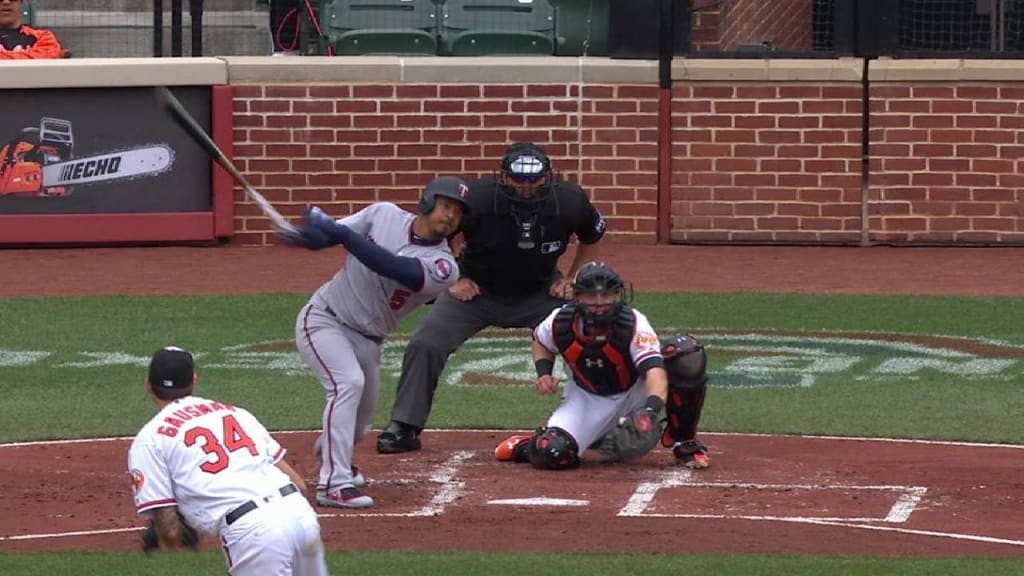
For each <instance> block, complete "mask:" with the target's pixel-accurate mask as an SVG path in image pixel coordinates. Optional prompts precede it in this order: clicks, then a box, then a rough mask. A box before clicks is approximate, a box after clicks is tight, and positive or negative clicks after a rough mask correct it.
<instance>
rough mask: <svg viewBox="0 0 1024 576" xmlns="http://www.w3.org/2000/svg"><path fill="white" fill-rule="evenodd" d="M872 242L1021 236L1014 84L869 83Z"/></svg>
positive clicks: (1021, 101)
mask: <svg viewBox="0 0 1024 576" xmlns="http://www.w3.org/2000/svg"><path fill="white" fill-rule="evenodd" d="M870 95H871V129H870V135H871V136H870V139H871V163H870V169H871V175H870V180H869V182H870V196H869V203H868V210H869V218H868V228H869V234H870V237H871V239H872V240H873V241H877V242H899V243H906V242H912V243H925V242H927V243H953V242H972V243H1024V193H1022V192H1021V188H1022V186H1024V176H1022V175H1021V172H1022V169H1024V136H1022V135H1021V134H1022V132H1021V129H1022V128H1024V117H1022V116H1021V113H1022V112H1024V87H1022V86H1020V85H1019V84H1007V83H956V84H954V85H945V84H938V83H931V82H929V83H897V84H890V83H884V84H877V85H873V86H872V87H871V89H870Z"/></svg>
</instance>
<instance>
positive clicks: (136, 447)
mask: <svg viewBox="0 0 1024 576" xmlns="http://www.w3.org/2000/svg"><path fill="white" fill-rule="evenodd" d="M285 452H286V451H285V449H284V448H282V447H281V445H280V444H278V443H277V441H276V440H274V439H273V438H272V437H271V436H270V433H269V432H267V429H266V428H264V426H263V425H262V424H261V423H260V422H259V421H258V420H257V419H256V417H255V416H253V415H252V414H250V413H249V412H248V411H246V410H244V409H242V408H236V407H235V406H231V405H229V404H223V403H221V402H216V401H213V400H207V399H205V398H200V397H198V396H186V397H185V398H181V399H178V400H175V401H174V402H171V403H170V404H168V405H167V406H165V407H164V408H163V409H162V410H160V412H158V413H157V414H156V416H154V417H153V418H152V419H151V420H150V421H149V422H148V423H146V425H145V426H143V427H142V430H140V431H139V433H138V435H136V436H135V440H134V441H133V442H132V446H131V448H130V449H129V451H128V470H129V471H130V474H131V477H132V485H133V488H134V490H135V507H136V510H137V511H138V512H139V513H142V512H145V511H146V510H152V509H155V508H162V507H165V506H177V507H178V511H179V512H181V514H182V515H183V516H184V517H185V519H186V520H187V521H188V523H189V524H190V525H191V526H192V527H194V528H196V529H197V530H201V531H204V532H212V533H216V532H217V531H218V529H219V523H220V520H221V518H222V517H223V516H224V515H225V514H227V513H228V512H230V511H231V510H233V509H234V508H236V507H238V506H239V505H241V504H243V503H245V502H247V501H249V500H252V499H253V498H257V497H262V496H265V495H267V494H271V493H274V492H275V491H277V490H279V489H280V488H281V487H282V486H285V485H286V484H288V482H289V481H290V479H289V478H288V475H287V474H285V473H284V472H282V471H281V470H280V469H279V468H277V466H276V465H275V464H276V463H277V462H278V461H279V460H280V459H281V458H283V457H284V455H285Z"/></svg>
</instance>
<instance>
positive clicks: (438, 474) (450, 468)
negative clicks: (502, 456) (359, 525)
mask: <svg viewBox="0 0 1024 576" xmlns="http://www.w3.org/2000/svg"><path fill="white" fill-rule="evenodd" d="M472 457H473V452H472V451H470V450H456V451H455V452H453V453H452V455H451V457H449V458H448V460H446V461H445V462H443V463H442V464H440V465H438V466H437V468H434V469H433V470H432V471H431V472H430V477H429V478H428V479H427V482H429V483H431V484H437V485H438V486H439V487H438V489H437V491H435V492H434V495H433V496H432V497H431V498H430V500H429V501H428V502H427V503H426V504H424V505H423V506H422V507H420V508H418V509H416V510H410V511H408V512H357V511H355V510H353V511H351V512H338V513H324V514H317V516H319V517H320V518H424V517H432V516H440V515H441V514H443V513H444V511H445V510H446V509H447V508H448V505H449V504H451V503H452V502H454V501H455V500H457V499H458V498H459V497H461V496H462V493H463V491H464V490H465V488H466V483H465V482H462V481H461V480H457V479H456V477H457V476H458V473H459V471H460V470H461V468H462V466H463V465H464V464H465V463H466V462H467V461H468V460H469V459H471V458H472ZM399 481H400V482H401V483H403V484H404V483H411V482H413V481H412V480H407V479H401V480H399ZM419 482H422V481H419Z"/></svg>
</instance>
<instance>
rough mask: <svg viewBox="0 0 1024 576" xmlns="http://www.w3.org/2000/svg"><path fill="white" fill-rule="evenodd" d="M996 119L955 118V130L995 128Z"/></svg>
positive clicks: (987, 117) (978, 117) (982, 117)
mask: <svg viewBox="0 0 1024 576" xmlns="http://www.w3.org/2000/svg"><path fill="white" fill-rule="evenodd" d="M997 121H998V119H997V118H996V117H995V116H957V118H956V127H957V128H995V127H996V125H997Z"/></svg>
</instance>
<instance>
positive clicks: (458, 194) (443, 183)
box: [419, 176, 469, 215]
mask: <svg viewBox="0 0 1024 576" xmlns="http://www.w3.org/2000/svg"><path fill="white" fill-rule="evenodd" d="M438 196H444V197H445V198H451V199H452V200H455V201H456V202H458V203H459V204H461V205H462V213H463V214H465V213H467V212H469V204H468V203H467V201H466V197H467V196H469V187H468V186H466V183H465V182H463V181H462V178H459V177H457V176H439V177H437V178H434V179H433V180H431V181H430V183H429V184H427V187H426V188H424V189H423V195H422V196H420V204H419V211H420V214H424V215H426V214H430V213H431V212H433V210H434V205H435V204H436V203H437V197H438Z"/></svg>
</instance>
